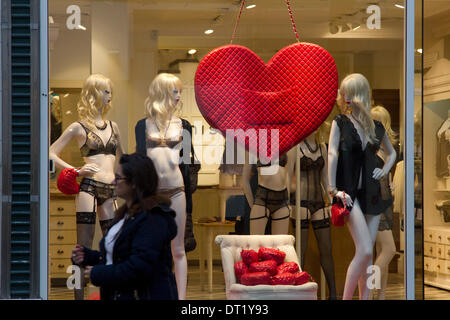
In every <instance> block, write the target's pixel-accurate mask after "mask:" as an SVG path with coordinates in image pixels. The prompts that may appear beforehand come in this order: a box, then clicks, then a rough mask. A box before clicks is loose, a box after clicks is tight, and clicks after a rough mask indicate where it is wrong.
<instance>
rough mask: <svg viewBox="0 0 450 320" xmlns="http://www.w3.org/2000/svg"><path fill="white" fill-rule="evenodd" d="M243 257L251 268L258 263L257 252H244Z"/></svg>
mask: <svg viewBox="0 0 450 320" xmlns="http://www.w3.org/2000/svg"><path fill="white" fill-rule="evenodd" d="M241 257H242V261H244V263H245V264H246V265H247V266H250V265H251V264H252V263H253V262H258V253H257V252H256V251H255V250H242V251H241Z"/></svg>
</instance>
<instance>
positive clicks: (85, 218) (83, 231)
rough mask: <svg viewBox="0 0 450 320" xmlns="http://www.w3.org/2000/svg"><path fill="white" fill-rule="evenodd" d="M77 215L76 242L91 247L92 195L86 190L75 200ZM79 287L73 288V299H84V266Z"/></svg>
mask: <svg viewBox="0 0 450 320" xmlns="http://www.w3.org/2000/svg"><path fill="white" fill-rule="evenodd" d="M75 205H76V210H77V212H76V215H77V243H78V244H80V245H82V246H85V247H87V248H92V241H93V240H94V233H95V216H96V213H95V211H93V210H94V209H95V208H94V197H93V196H92V195H90V194H89V193H86V192H80V193H79V194H78V195H77V198H76V200H75ZM81 274H82V277H81V281H80V284H81V288H80V289H75V290H74V295H75V300H83V299H84V286H85V284H86V279H85V277H84V268H81Z"/></svg>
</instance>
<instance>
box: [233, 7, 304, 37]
mask: <svg viewBox="0 0 450 320" xmlns="http://www.w3.org/2000/svg"><path fill="white" fill-rule="evenodd" d="M244 5H245V0H242V3H241V9H240V10H239V15H238V17H237V19H236V24H235V25H234V30H233V35H232V36H231V41H230V44H233V40H234V36H235V35H236V31H237V27H238V24H239V20H240V19H241V14H242V9H243V8H244ZM286 5H287V7H288V11H289V16H290V17H291V23H292V29H293V30H294V33H295V37H296V38H297V42H300V39H299V36H298V32H297V27H296V26H295V22H294V15H293V14H292V10H291V4H290V3H289V0H286Z"/></svg>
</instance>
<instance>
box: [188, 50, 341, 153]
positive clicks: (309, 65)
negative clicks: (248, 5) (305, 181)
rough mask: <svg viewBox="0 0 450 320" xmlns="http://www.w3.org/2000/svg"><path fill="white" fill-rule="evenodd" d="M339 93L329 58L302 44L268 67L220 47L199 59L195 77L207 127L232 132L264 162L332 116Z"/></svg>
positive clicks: (251, 54)
mask: <svg viewBox="0 0 450 320" xmlns="http://www.w3.org/2000/svg"><path fill="white" fill-rule="evenodd" d="M337 88H338V73H337V69H336V64H335V62H334V60H333V58H332V57H331V55H330V54H329V53H328V52H327V51H326V50H325V49H323V48H322V47H320V46H318V45H315V44H311V43H305V42H301V43H295V44H292V45H290V46H287V47H285V48H283V49H281V50H280V51H278V52H277V53H276V54H275V55H274V56H273V57H272V59H270V61H269V62H268V63H267V64H265V63H264V62H263V61H262V60H261V58H259V57H258V56H257V55H256V54H255V53H254V52H253V51H251V50H250V49H248V48H246V47H243V46H238V45H227V46H222V47H219V48H217V49H214V50H213V51H211V52H210V53H208V54H207V55H206V56H205V57H204V58H203V59H202V61H201V62H200V64H199V66H198V68H197V72H196V75H195V97H196V101H197V105H198V107H199V109H200V111H201V113H202V115H203V117H204V118H205V119H206V121H207V122H208V123H209V125H211V127H213V128H216V129H218V130H220V131H221V132H222V134H223V135H226V133H227V130H234V132H235V133H236V137H237V140H238V142H240V143H242V144H245V147H246V149H247V150H249V151H251V152H253V153H254V154H256V155H258V156H259V157H260V158H264V159H271V158H274V157H275V158H276V157H278V156H279V155H282V154H283V153H285V152H287V151H288V150H289V149H291V148H292V147H293V146H294V145H296V144H298V143H299V142H300V141H302V140H303V139H304V138H305V137H307V136H308V135H309V134H311V133H312V132H313V131H314V130H316V129H317V128H318V127H319V126H320V125H321V124H322V122H323V121H325V119H326V118H327V116H328V114H329V113H330V112H331V110H332V108H333V106H334V102H335V99H336V94H337ZM238 129H242V130H238ZM251 129H254V130H251ZM273 129H278V130H279V131H278V139H279V143H277V142H276V138H274V140H273V139H272V136H271V134H272V133H273V132H271V130H273ZM274 132H276V131H274ZM246 137H248V138H246ZM274 137H276V133H275V136H274ZM272 140H273V141H272ZM276 146H278V149H279V150H278V153H277V152H273V154H272V151H276V149H273V150H272V148H274V147H275V148H276ZM258 150H260V152H259V153H257V151H258ZM264 153H265V154H264Z"/></svg>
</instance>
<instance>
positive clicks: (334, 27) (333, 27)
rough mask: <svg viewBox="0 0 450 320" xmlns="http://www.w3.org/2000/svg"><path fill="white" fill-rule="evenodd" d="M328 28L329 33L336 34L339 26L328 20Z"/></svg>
mask: <svg viewBox="0 0 450 320" xmlns="http://www.w3.org/2000/svg"><path fill="white" fill-rule="evenodd" d="M329 30H330V33H331V34H336V33H338V32H339V26H338V25H337V24H336V23H333V22H330V24H329Z"/></svg>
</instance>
